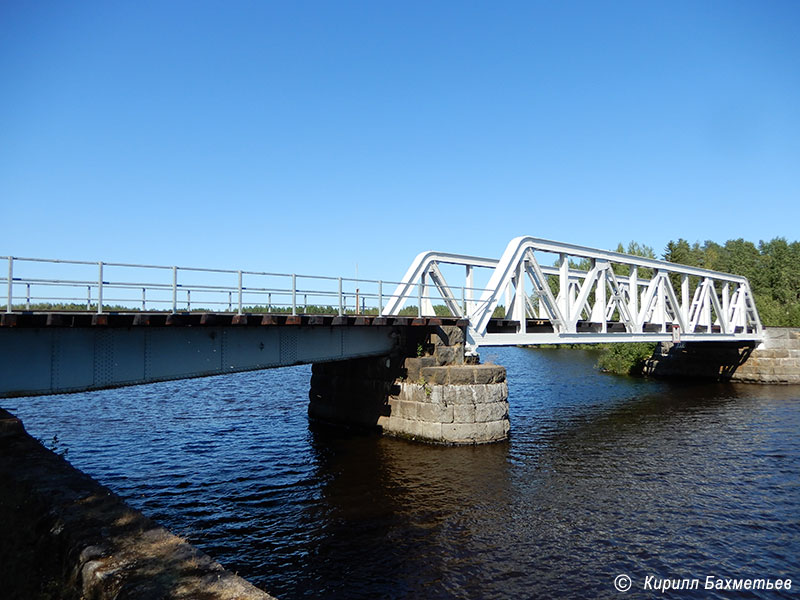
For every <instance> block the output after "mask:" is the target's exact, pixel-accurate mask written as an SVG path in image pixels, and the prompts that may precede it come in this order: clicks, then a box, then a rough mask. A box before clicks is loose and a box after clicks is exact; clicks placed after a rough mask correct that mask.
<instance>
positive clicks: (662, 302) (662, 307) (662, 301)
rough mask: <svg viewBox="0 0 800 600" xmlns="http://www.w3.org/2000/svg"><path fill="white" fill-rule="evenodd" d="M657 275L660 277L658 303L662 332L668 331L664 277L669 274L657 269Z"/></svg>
mask: <svg viewBox="0 0 800 600" xmlns="http://www.w3.org/2000/svg"><path fill="white" fill-rule="evenodd" d="M655 276H656V277H658V303H657V305H656V306H657V310H658V318H659V320H660V321H661V333H665V332H666V331H667V291H666V290H665V289H664V286H665V285H666V282H665V281H664V279H665V278H666V276H667V275H666V273H663V272H662V271H657V272H656V274H655Z"/></svg>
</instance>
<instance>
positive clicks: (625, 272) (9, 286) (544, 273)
mask: <svg viewBox="0 0 800 600" xmlns="http://www.w3.org/2000/svg"><path fill="white" fill-rule="evenodd" d="M0 260H4V261H7V264H8V271H7V275H6V276H5V277H3V278H0V286H4V287H5V288H6V303H5V313H6V315H5V317H6V320H5V321H4V323H12V321H13V320H12V319H9V318H7V317H9V316H13V315H15V314H19V315H26V314H28V315H30V314H31V313H35V312H37V311H38V312H39V313H42V312H47V313H48V314H50V315H54V314H56V313H58V315H56V316H57V318H56V319H55V321H58V322H63V317H64V315H65V314H67V315H69V314H77V313H78V312H82V313H83V314H84V315H85V314H86V313H92V314H96V315H104V314H105V315H109V314H111V315H118V314H124V313H126V312H128V313H131V312H133V313H136V314H139V315H142V314H145V313H154V314H156V313H157V314H163V313H168V314H184V315H185V314H193V313H205V314H226V313H233V314H235V315H239V316H242V315H246V314H248V313H253V312H255V313H276V314H277V313H282V314H287V315H291V316H298V315H303V314H312V313H313V314H320V313H327V314H334V315H338V316H339V317H342V316H347V315H350V316H353V315H357V316H360V317H362V321H361V322H362V323H363V322H364V320H367V321H368V320H369V319H371V318H380V319H388V321H382V322H386V323H387V324H391V318H392V317H398V318H399V317H402V316H408V315H409V313H411V314H413V315H414V316H416V317H434V316H440V317H442V316H444V317H455V318H459V319H466V320H468V326H467V342H468V343H467V350H468V352H475V351H476V350H477V349H478V348H479V347H480V346H505V345H517V344H558V343H594V342H639V341H687V342H689V341H690V342H704V341H734V342H736V341H760V340H761V339H762V338H763V328H762V325H761V321H760V319H759V316H758V312H757V310H756V306H755V302H754V299H753V294H752V291H751V289H750V285H749V283H748V281H747V279H746V278H744V277H741V276H737V275H730V274H727V273H720V272H717V271H710V270H706V269H700V268H697V267H689V266H684V265H679V264H675V263H670V262H666V261H661V260H655V259H649V258H643V257H640V256H632V255H628V254H621V253H618V252H610V251H606V250H598V249H594V248H587V247H583V246H578V245H574V244H567V243H562V242H554V241H550V240H544V239H539V238H534V237H518V238H515V239H513V240H511V242H510V243H509V244H508V246H507V247H506V249H505V252H503V255H502V256H501V257H500V258H499V259H493V258H481V257H475V256H467V255H461V254H452V253H446V252H424V253H422V254H419V255H418V256H417V257H416V258H415V259H414V261H413V262H412V264H411V266H410V267H409V269H408V271H407V272H406V274H405V276H404V277H403V278H402V280H401V281H384V280H369V279H354V278H343V277H319V276H309V275H299V274H288V273H270V272H253V271H241V270H238V271H237V270H223V269H198V268H186V267H177V266H158V265H139V264H127V263H109V262H85V261H67V260H47V259H32V258H19V257H12V256H6V257H0ZM446 275H447V277H448V278H449V279H447V278H446ZM479 281H483V282H485V283H483V284H482V285H479V284H478V283H477V282H479ZM392 287H394V288H395V289H394V292H393V293H391V294H385V292H384V291H385V290H386V289H391V288H392ZM0 289H2V288H1V287H0ZM404 307H405V310H403V309H404ZM498 307H499V308H498ZM0 310H1V309H0ZM499 313H501V314H499Z"/></svg>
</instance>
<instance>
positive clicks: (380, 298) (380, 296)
mask: <svg viewBox="0 0 800 600" xmlns="http://www.w3.org/2000/svg"><path fill="white" fill-rule="evenodd" d="M382 314H383V280H380V281H378V316H379V317H380V316H381V315H382Z"/></svg>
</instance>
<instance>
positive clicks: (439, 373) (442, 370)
mask: <svg viewBox="0 0 800 600" xmlns="http://www.w3.org/2000/svg"><path fill="white" fill-rule="evenodd" d="M449 372H450V368H449V367H423V368H421V369H420V378H421V380H424V381H425V383H428V384H431V385H445V384H447V383H449V376H450V374H449Z"/></svg>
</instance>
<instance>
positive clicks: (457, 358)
mask: <svg viewBox="0 0 800 600" xmlns="http://www.w3.org/2000/svg"><path fill="white" fill-rule="evenodd" d="M433 357H434V358H435V359H436V364H437V365H440V366H446V365H459V364H464V346H462V345H458V346H439V347H438V348H436V349H435V350H434V351H433Z"/></svg>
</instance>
